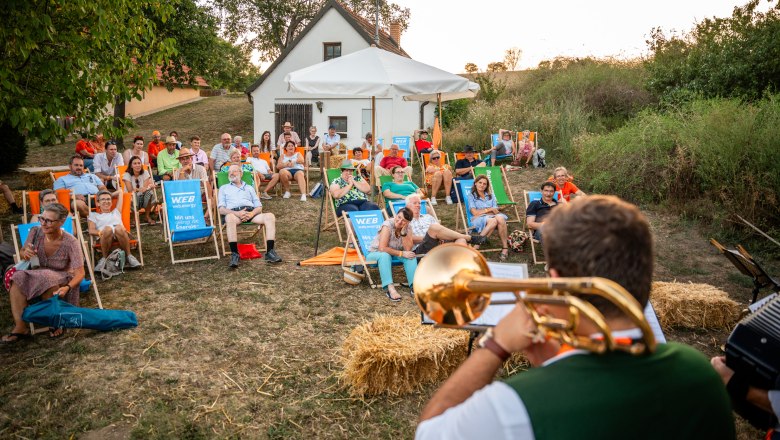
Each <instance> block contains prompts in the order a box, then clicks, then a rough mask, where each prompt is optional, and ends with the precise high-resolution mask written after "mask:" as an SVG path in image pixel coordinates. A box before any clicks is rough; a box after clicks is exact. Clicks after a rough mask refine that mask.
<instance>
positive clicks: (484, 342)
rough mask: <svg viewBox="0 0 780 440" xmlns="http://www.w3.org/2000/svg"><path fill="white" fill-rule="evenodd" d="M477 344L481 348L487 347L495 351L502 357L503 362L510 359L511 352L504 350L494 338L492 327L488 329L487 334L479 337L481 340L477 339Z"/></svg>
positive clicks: (494, 352)
mask: <svg viewBox="0 0 780 440" xmlns="http://www.w3.org/2000/svg"><path fill="white" fill-rule="evenodd" d="M477 346H478V347H479V348H487V349H488V350H490V351H491V352H493V354H494V355H496V356H498V358H499V359H501V362H505V361H506V360H507V359H509V356H511V353H509V352H508V351H506V350H504V347H502V346H500V345H498V342H496V340H495V339H493V329H492V328H489V329H487V331H486V332H485V334H484V335H482V337H481V338H479V341H477Z"/></svg>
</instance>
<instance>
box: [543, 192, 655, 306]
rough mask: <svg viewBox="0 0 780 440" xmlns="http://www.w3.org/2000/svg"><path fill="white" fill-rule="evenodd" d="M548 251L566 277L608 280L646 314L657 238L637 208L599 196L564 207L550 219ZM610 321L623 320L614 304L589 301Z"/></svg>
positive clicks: (550, 262) (588, 297)
mask: <svg viewBox="0 0 780 440" xmlns="http://www.w3.org/2000/svg"><path fill="white" fill-rule="evenodd" d="M542 236H543V240H542V243H543V244H542V247H543V248H544V255H545V257H546V258H547V264H548V265H549V267H550V268H551V269H555V270H556V271H558V274H559V275H560V276H562V277H602V278H607V279H610V280H612V281H614V282H616V283H618V284H620V285H621V286H622V287H623V288H624V289H626V290H627V291H628V292H629V293H630V294H631V295H632V296H633V297H634V298H636V300H637V301H638V302H639V304H640V305H641V306H642V308H644V307H645V306H646V305H647V301H648V299H649V297H650V286H651V284H652V281H653V237H652V234H651V233H650V224H649V223H648V221H647V218H646V217H645V216H644V214H642V212H641V211H640V210H639V208H637V207H636V206H634V205H632V204H630V203H628V202H625V201H623V200H620V199H619V198H617V197H614V196H601V195H594V196H590V197H587V198H584V197H583V198H578V199H576V200H574V201H572V202H571V203H566V204H563V205H559V206H558V207H557V208H555V209H553V210H552V211H551V212H550V215H549V216H547V217H546V218H545V221H544V229H543V232H542ZM582 297H583V299H585V300H587V301H588V302H590V303H591V304H593V305H594V306H595V307H596V308H597V309H599V311H600V312H601V313H603V314H604V316H605V317H617V316H622V312H621V311H620V309H618V308H617V307H616V306H615V305H613V304H612V303H611V302H610V301H609V300H607V299H604V298H602V297H598V296H595V295H583V296H582Z"/></svg>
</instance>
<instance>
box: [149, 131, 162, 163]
mask: <svg viewBox="0 0 780 440" xmlns="http://www.w3.org/2000/svg"><path fill="white" fill-rule="evenodd" d="M164 149H165V144H163V142H162V141H161V140H160V132H159V131H158V130H154V131H153V132H152V140H151V141H149V145H148V146H147V147H146V152H147V153H149V161H150V162H151V163H152V167H153V168H157V155H158V154H159V153H160V151H162V150H164Z"/></svg>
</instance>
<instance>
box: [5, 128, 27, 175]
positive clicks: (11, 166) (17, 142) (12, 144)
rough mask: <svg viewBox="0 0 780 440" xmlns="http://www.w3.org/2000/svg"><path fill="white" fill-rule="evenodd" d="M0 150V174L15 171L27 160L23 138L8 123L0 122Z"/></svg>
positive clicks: (25, 144)
mask: <svg viewBox="0 0 780 440" xmlns="http://www.w3.org/2000/svg"><path fill="white" fill-rule="evenodd" d="M0 150H2V151H3V160H2V161H0V173H11V172H14V171H16V168H17V167H18V166H19V165H21V164H22V163H23V162H24V161H25V159H27V143H26V142H25V137H24V136H23V135H22V134H21V133H19V130H17V129H16V128H14V127H12V126H11V124H9V123H8V122H0Z"/></svg>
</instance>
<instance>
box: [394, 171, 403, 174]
mask: <svg viewBox="0 0 780 440" xmlns="http://www.w3.org/2000/svg"><path fill="white" fill-rule="evenodd" d="M393 174H404V172H403V171H396V172H394V173H393Z"/></svg>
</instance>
